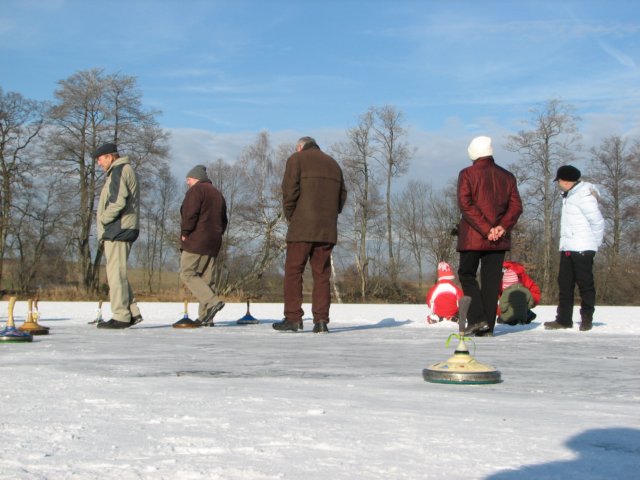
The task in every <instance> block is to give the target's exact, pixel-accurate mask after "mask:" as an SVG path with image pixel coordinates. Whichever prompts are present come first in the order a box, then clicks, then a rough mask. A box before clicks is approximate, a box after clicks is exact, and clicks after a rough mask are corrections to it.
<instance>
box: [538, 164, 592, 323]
mask: <svg viewBox="0 0 640 480" xmlns="http://www.w3.org/2000/svg"><path fill="white" fill-rule="evenodd" d="M580 176H581V174H580V170H578V169H577V168H576V167H574V166H572V165H563V166H561V167H560V168H558V172H557V174H556V178H555V181H556V182H558V187H559V188H560V190H562V197H563V198H562V214H561V217H560V268H559V271H558V289H559V292H558V309H557V312H556V319H555V320H554V321H553V322H545V324H544V327H545V328H546V329H548V330H558V329H561V328H572V327H573V299H574V290H575V286H576V284H577V285H578V290H580V300H581V303H580V318H581V322H580V330H581V331H587V330H591V327H592V325H593V312H594V311H595V303H596V287H595V282H594V279H593V259H594V257H595V255H596V252H597V251H598V247H600V245H601V244H602V239H603V237H604V219H603V218H602V214H601V213H600V208H599V207H598V200H599V194H598V190H597V189H596V187H595V186H594V185H592V184H591V183H589V182H583V181H581V180H580Z"/></svg>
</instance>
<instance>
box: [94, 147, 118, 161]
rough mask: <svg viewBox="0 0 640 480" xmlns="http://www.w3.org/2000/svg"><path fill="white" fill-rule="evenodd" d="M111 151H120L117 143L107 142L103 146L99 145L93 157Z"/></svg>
mask: <svg viewBox="0 0 640 480" xmlns="http://www.w3.org/2000/svg"><path fill="white" fill-rule="evenodd" d="M109 153H118V147H116V144H115V143H105V144H104V145H102V146H101V147H98V148H97V149H96V151H95V152H94V153H93V158H98V157H99V156H101V155H107V154H109Z"/></svg>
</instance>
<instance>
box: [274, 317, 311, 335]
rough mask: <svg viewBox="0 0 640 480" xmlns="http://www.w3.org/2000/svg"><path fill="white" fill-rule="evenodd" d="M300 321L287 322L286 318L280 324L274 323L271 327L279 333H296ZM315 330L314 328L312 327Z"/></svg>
mask: <svg viewBox="0 0 640 480" xmlns="http://www.w3.org/2000/svg"><path fill="white" fill-rule="evenodd" d="M300 323H302V322H300V321H294V320H287V319H286V318H285V319H284V320H282V321H281V322H276V323H274V324H273V325H271V326H272V327H273V329H274V330H278V331H279V332H297V331H298V330H299V329H300ZM314 328H315V327H314Z"/></svg>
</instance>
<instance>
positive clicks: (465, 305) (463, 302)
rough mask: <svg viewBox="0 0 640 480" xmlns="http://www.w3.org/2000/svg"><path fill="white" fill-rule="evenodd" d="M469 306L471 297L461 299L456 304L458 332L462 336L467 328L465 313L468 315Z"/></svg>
mask: <svg viewBox="0 0 640 480" xmlns="http://www.w3.org/2000/svg"><path fill="white" fill-rule="evenodd" d="M470 306H471V297H467V296H465V297H462V298H461V299H460V302H459V303H458V331H459V333H460V335H463V336H464V331H465V329H466V328H467V313H469V307H470Z"/></svg>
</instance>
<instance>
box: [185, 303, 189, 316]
mask: <svg viewBox="0 0 640 480" xmlns="http://www.w3.org/2000/svg"><path fill="white" fill-rule="evenodd" d="M184 313H185V314H187V313H189V300H185V301H184Z"/></svg>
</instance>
